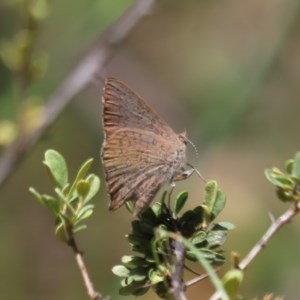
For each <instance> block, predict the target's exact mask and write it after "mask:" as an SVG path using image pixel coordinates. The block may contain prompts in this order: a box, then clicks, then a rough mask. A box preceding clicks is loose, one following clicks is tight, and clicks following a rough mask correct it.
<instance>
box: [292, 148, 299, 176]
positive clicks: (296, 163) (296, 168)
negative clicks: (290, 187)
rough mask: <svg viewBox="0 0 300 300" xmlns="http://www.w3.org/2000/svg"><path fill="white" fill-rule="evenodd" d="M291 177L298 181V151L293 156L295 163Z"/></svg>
mask: <svg viewBox="0 0 300 300" xmlns="http://www.w3.org/2000/svg"><path fill="white" fill-rule="evenodd" d="M292 176H293V177H296V178H298V179H300V151H299V152H297V153H296V155H295V161H294V163H293V167H292Z"/></svg>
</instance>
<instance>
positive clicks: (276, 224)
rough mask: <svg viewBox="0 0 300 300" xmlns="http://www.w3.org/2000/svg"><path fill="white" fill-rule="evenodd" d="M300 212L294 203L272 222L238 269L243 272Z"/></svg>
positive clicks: (214, 296) (214, 299)
mask: <svg viewBox="0 0 300 300" xmlns="http://www.w3.org/2000/svg"><path fill="white" fill-rule="evenodd" d="M299 211H300V203H294V204H293V205H292V206H291V207H290V208H289V209H288V210H287V211H286V212H285V213H283V214H282V215H281V216H280V217H279V218H277V219H276V220H273V221H272V224H271V225H270V227H269V228H268V230H267V231H266V232H265V234H264V235H263V236H262V237H261V239H260V240H259V241H258V242H257V243H256V244H255V246H254V247H253V248H252V249H251V250H250V252H249V253H248V255H247V256H246V257H245V258H244V259H243V260H242V261H241V262H240V263H239V269H240V270H242V271H244V270H245V269H246V268H247V267H248V266H249V264H250V263H251V262H252V260H253V259H254V258H255V257H256V256H257V255H258V253H259V252H260V251H262V250H263V249H264V248H265V247H266V246H267V244H268V242H269V241H270V239H271V238H272V237H273V236H274V235H275V233H276V232H277V231H278V230H279V229H280V228H281V227H283V226H284V225H285V224H287V223H289V222H290V221H291V220H292V219H293V217H294V216H296V215H297V214H298V213H299ZM219 298H220V296H219V293H218V292H216V293H214V294H213V295H212V297H211V298H210V300H217V299H219Z"/></svg>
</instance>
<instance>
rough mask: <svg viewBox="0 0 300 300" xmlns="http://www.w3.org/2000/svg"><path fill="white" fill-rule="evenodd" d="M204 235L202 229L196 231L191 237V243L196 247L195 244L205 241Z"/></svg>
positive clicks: (205, 235)
mask: <svg viewBox="0 0 300 300" xmlns="http://www.w3.org/2000/svg"><path fill="white" fill-rule="evenodd" d="M206 237H207V234H206V232H204V231H203V230H199V231H197V232H196V234H195V235H194V237H193V239H192V243H193V245H195V246H196V247H197V245H198V246H199V245H201V244H203V243H206Z"/></svg>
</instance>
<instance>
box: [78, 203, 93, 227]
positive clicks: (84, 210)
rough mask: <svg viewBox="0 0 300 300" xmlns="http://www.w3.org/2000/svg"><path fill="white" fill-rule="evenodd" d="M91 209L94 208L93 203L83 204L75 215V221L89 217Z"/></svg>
mask: <svg viewBox="0 0 300 300" xmlns="http://www.w3.org/2000/svg"><path fill="white" fill-rule="evenodd" d="M93 210H94V205H93V204H88V205H85V206H84V207H82V208H81V210H80V211H79V212H78V214H77V216H76V223H78V222H80V221H82V220H84V219H87V218H88V217H90V216H91V215H92V213H93Z"/></svg>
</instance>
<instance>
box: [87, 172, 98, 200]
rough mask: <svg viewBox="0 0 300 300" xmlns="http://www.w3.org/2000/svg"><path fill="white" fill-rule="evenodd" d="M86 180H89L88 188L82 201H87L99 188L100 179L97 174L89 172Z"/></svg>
mask: <svg viewBox="0 0 300 300" xmlns="http://www.w3.org/2000/svg"><path fill="white" fill-rule="evenodd" d="M86 180H87V181H88V182H89V184H90V189H89V192H88V194H87V195H86V197H85V199H84V203H87V202H89V201H90V200H91V199H92V198H93V197H94V196H95V195H96V194H97V193H98V191H99V189H100V179H99V177H98V176H96V175H94V174H90V175H89V176H88V177H87V178H86Z"/></svg>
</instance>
